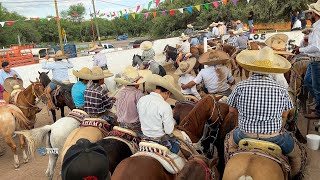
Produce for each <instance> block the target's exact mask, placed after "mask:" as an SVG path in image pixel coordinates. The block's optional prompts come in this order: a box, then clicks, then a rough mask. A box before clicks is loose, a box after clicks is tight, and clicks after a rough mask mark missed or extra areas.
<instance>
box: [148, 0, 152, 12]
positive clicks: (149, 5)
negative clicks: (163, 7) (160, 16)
mask: <svg viewBox="0 0 320 180" xmlns="http://www.w3.org/2000/svg"><path fill="white" fill-rule="evenodd" d="M151 4H152V1H150V2H149V4H148V10H150V7H151Z"/></svg>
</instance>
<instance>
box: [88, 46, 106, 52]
mask: <svg viewBox="0 0 320 180" xmlns="http://www.w3.org/2000/svg"><path fill="white" fill-rule="evenodd" d="M103 49H104V47H102V46H98V45H95V46H93V48H91V49H89V52H100V51H101V50H103Z"/></svg>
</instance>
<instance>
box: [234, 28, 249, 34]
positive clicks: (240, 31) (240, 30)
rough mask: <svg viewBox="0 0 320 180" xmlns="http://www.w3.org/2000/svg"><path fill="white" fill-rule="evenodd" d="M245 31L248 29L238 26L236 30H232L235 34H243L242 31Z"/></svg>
mask: <svg viewBox="0 0 320 180" xmlns="http://www.w3.org/2000/svg"><path fill="white" fill-rule="evenodd" d="M246 32H248V30H247V29H246V28H243V29H242V28H239V29H238V30H237V31H234V33H235V34H240V35H241V34H244V33H246Z"/></svg>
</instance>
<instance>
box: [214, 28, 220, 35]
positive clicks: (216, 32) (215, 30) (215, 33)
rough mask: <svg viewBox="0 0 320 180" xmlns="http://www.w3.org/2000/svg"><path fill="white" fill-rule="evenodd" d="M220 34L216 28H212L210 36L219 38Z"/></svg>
mask: <svg viewBox="0 0 320 180" xmlns="http://www.w3.org/2000/svg"><path fill="white" fill-rule="evenodd" d="M219 34H220V32H219V29H218V28H217V27H213V28H212V36H219Z"/></svg>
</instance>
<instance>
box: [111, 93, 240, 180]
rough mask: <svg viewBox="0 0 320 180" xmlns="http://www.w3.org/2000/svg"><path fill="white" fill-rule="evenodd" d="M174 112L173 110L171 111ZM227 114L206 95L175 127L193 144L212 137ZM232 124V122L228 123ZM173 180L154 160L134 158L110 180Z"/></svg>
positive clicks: (117, 169) (227, 109)
mask: <svg viewBox="0 0 320 180" xmlns="http://www.w3.org/2000/svg"><path fill="white" fill-rule="evenodd" d="M173 111H174V112H175V110H173ZM228 112H229V107H228V105H226V106H222V105H221V104H220V103H218V102H217V101H216V99H214V98H213V97H212V96H210V95H208V96H206V97H204V98H203V99H201V100H200V101H199V102H198V103H197V104H196V105H195V107H194V108H193V109H192V111H191V112H190V113H189V114H188V115H187V116H186V117H185V118H184V119H183V120H182V121H181V122H180V124H179V125H178V126H177V127H176V128H177V129H180V130H182V131H184V132H185V133H186V134H187V135H188V136H189V137H190V139H191V141H192V142H193V143H197V142H198V141H200V142H201V141H203V140H205V139H208V138H209V137H212V136H215V134H214V135H212V134H211V133H212V131H213V128H214V127H216V126H218V127H220V125H221V123H222V124H224V119H225V118H226V117H227V114H228ZM230 122H232V121H230ZM230 122H228V123H230ZM234 122H236V121H234ZM205 126H206V127H207V128H206V129H207V130H208V131H207V132H209V133H208V136H207V134H206V133H205V134H203V132H204V127H205ZM129 175H130V179H132V180H133V179H174V175H173V174H169V173H168V172H167V171H165V170H164V168H162V165H161V164H160V163H159V162H158V161H157V160H156V159H154V158H151V157H141V156H134V157H129V158H127V159H125V160H123V161H121V162H120V164H119V165H118V166H117V168H116V169H115V171H114V173H113V175H112V179H116V180H118V179H127V177H129Z"/></svg>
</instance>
